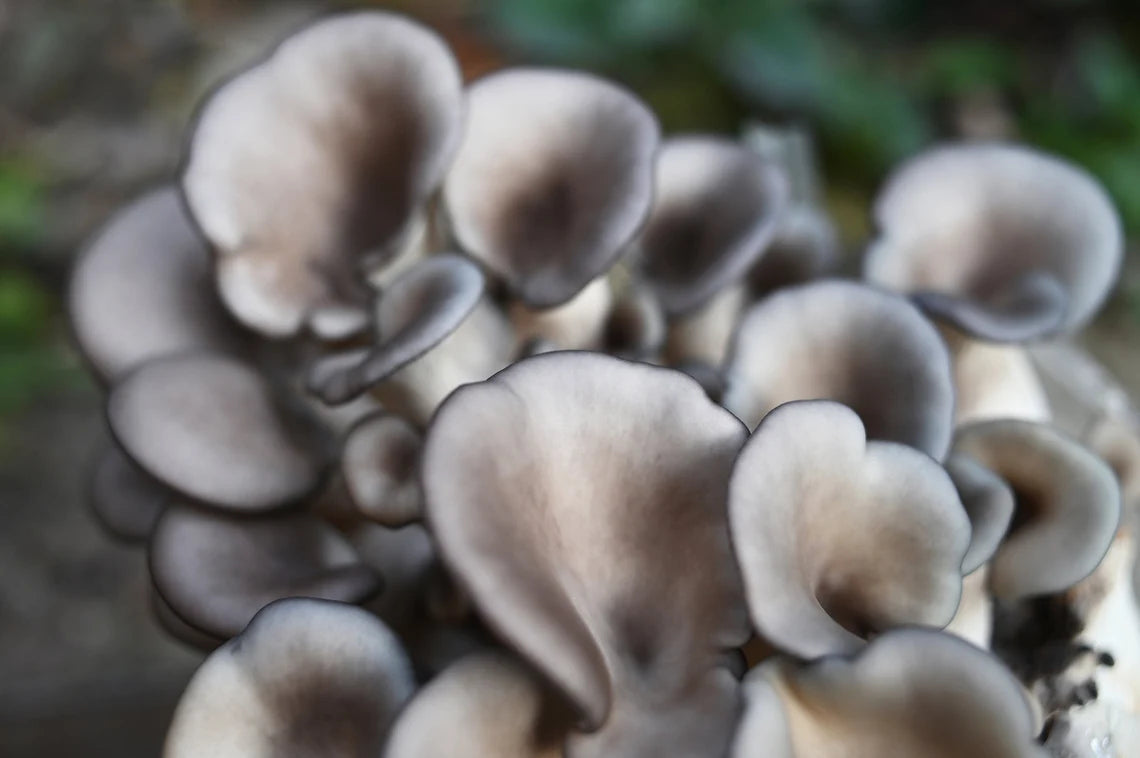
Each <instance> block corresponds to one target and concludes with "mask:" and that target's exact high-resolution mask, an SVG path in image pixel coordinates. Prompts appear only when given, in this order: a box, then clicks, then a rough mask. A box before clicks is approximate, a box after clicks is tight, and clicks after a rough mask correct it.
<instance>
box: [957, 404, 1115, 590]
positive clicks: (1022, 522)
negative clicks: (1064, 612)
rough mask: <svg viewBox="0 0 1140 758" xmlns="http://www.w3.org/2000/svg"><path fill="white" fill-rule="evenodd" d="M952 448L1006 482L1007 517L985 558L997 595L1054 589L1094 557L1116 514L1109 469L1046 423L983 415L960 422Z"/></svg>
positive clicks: (1079, 574)
mask: <svg viewBox="0 0 1140 758" xmlns="http://www.w3.org/2000/svg"><path fill="white" fill-rule="evenodd" d="M954 453H955V454H958V455H963V456H967V457H969V458H971V459H973V460H974V461H976V462H977V463H979V464H981V465H982V466H984V467H985V468H987V469H989V470H990V471H992V472H993V473H994V474H996V475H997V476H999V477H1001V478H1002V479H1003V480H1005V482H1006V483H1007V484H1008V485H1009V487H1010V488H1011V489H1012V490H1013V495H1014V499H1015V502H1016V507H1015V510H1014V515H1013V523H1012V526H1011V527H1010V530H1009V532H1008V534H1007V535H1006V537H1005V540H1004V541H1003V543H1002V545H1001V547H999V548H998V551H997V553H996V554H995V555H994V557H993V560H992V563H991V571H990V589H991V590H992V592H993V593H994V595H995V596H996V597H999V598H1017V597H1024V596H1028V595H1041V594H1047V593H1051V592H1059V591H1061V590H1063V589H1065V588H1067V587H1069V586H1071V585H1073V584H1075V583H1076V582H1078V581H1080V580H1081V579H1083V578H1084V577H1085V576H1087V575H1088V574H1089V573H1090V572H1091V571H1092V570H1093V569H1094V568H1096V566H1097V564H1098V563H1100V560H1101V558H1102V557H1103V556H1104V554H1105V551H1107V550H1108V546H1109V544H1110V543H1111V541H1112V537H1113V535H1114V534H1115V533H1116V526H1117V524H1118V523H1119V521H1120V489H1119V487H1118V486H1117V484H1116V479H1115V477H1114V476H1113V473H1112V469H1110V468H1109V467H1108V465H1107V464H1106V463H1104V461H1102V460H1100V458H1098V457H1097V456H1096V455H1094V454H1093V453H1092V452H1090V451H1089V450H1087V449H1086V448H1084V447H1083V446H1082V445H1080V444H1079V443H1078V442H1076V441H1075V440H1073V439H1070V438H1069V437H1067V436H1066V435H1064V434H1062V433H1060V432H1058V431H1057V430H1055V429H1053V428H1052V427H1050V426H1048V425H1046V424H1037V423H1033V422H1030V421H1020V420H1014V419H1009V420H999V421H983V422H980V423H977V424H972V425H969V426H966V427H963V428H962V429H960V430H959V431H958V435H957V437H956V439H955V441H954Z"/></svg>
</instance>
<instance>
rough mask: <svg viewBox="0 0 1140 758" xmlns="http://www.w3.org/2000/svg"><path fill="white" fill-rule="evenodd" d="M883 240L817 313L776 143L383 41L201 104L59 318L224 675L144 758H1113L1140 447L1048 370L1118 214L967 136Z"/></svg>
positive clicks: (1118, 750)
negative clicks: (171, 178) (165, 169)
mask: <svg viewBox="0 0 1140 758" xmlns="http://www.w3.org/2000/svg"><path fill="white" fill-rule="evenodd" d="M875 215H876V220H877V223H878V237H877V239H875V240H874V241H873V242H872V243H871V245H870V247H869V250H868V252H867V254H866V257H865V266H864V270H863V277H862V279H839V278H835V277H834V275H833V274H834V270H835V264H836V262H837V260H838V255H837V245H836V235H835V233H834V230H833V229H832V227H831V225H830V223H829V221H828V220H827V216H826V215H825V213H824V212H823V210H822V209H821V207H820V206H819V204H818V203H817V201H816V199H815V198H814V197H812V196H811V193H810V192H806V191H804V188H803V186H802V182H797V181H795V176H793V172H791V171H789V168H788V165H787V163H786V162H785V161H783V160H782V157H781V155H780V154H779V152H778V151H776V152H775V153H774V152H773V151H771V150H767V151H764V150H757V149H756V148H755V145H750V144H747V143H745V142H737V141H733V140H730V139H727V138H724V137H720V136H713V135H702V134H689V135H677V136H672V137H668V138H663V137H662V135H661V133H660V128H659V126H658V123H657V121H656V119H655V117H654V115H653V113H652V112H651V111H650V110H649V109H648V108H647V107H646V106H645V105H644V104H643V103H642V102H641V101H640V100H639V99H638V98H637V97H636V96H635V95H633V94H632V93H630V92H629V91H627V90H625V89H623V88H622V87H620V86H618V85H615V84H613V83H611V82H608V81H605V80H603V79H600V78H598V77H595V76H592V75H587V74H583V73H577V72H571V71H562V70H553V69H536V68H517V69H507V70H503V71H500V72H497V73H493V74H491V75H488V76H486V77H484V78H482V79H479V80H477V81H475V82H473V83H470V84H465V83H464V81H463V77H462V75H461V72H460V70H459V67H458V66H457V64H456V62H455V60H454V59H453V57H452V56H451V54H450V52H449V51H448V49H447V47H446V46H445V45H444V43H443V42H442V41H441V40H440V38H439V37H437V36H436V35H435V34H434V33H433V32H431V31H430V30H428V29H425V28H423V27H421V26H420V25H418V24H416V23H414V22H411V21H408V20H406V19H403V18H400V17H397V16H393V15H389V14H386V13H380V12H359V13H353V14H349V15H341V16H332V17H327V18H324V19H322V20H320V21H318V22H316V23H315V24H313V25H311V26H309V27H308V28H306V29H304V30H302V31H300V32H299V33H297V34H295V35H293V36H292V37H290V38H289V39H287V40H285V41H284V42H283V43H282V44H281V45H280V46H278V47H277V48H276V49H275V50H273V51H272V52H271V53H270V54H269V55H268V56H267V57H266V58H265V59H263V60H262V61H261V62H259V63H257V64H256V65H254V66H253V67H252V68H250V69H248V70H246V71H244V72H243V73H241V74H239V75H237V76H235V77H233V78H232V79H230V80H229V81H227V82H226V83H225V84H223V85H222V86H221V87H220V88H219V89H218V90H217V91H215V92H214V94H213V95H212V96H211V97H209V98H208V99H207V100H206V102H205V103H204V105H203V106H202V108H201V110H200V113H199V115H198V117H197V119H196V121H195V123H194V125H193V127H192V132H191V135H190V138H189V140H188V142H187V154H186V156H185V160H184V162H183V168H182V170H181V173H180V175H179V176H178V177H177V181H176V182H174V183H172V184H171V185H170V186H166V187H162V188H159V189H156V190H155V191H153V192H152V193H151V194H149V195H147V196H145V197H143V198H141V199H139V200H138V201H136V202H135V203H134V204H132V205H131V206H130V207H128V208H126V209H125V210H123V211H122V212H121V213H120V214H119V215H117V216H116V217H114V218H113V219H112V220H111V221H110V222H109V223H108V224H107V226H106V227H105V228H104V229H103V230H102V231H101V232H100V233H99V234H98V235H97V237H96V238H95V239H94V241H92V242H91V243H90V245H89V246H88V247H87V249H86V250H85V251H84V252H83V253H82V254H81V256H80V258H79V260H78V263H77V265H76V268H75V272H74V276H73V279H72V286H71V291H70V310H71V317H72V321H73V326H74V333H75V337H76V341H77V343H78V345H79V347H80V349H81V351H82V353H83V355H84V357H85V359H86V361H87V363H88V364H89V366H90V368H91V370H92V372H93V373H94V374H95V375H96V376H97V377H98V379H99V380H100V382H101V383H102V384H103V386H104V387H105V389H106V409H107V422H108V428H109V432H110V434H109V438H108V441H107V443H106V446H105V448H104V450H103V451H102V452H101V453H100V454H99V456H98V458H97V462H96V466H95V468H94V474H93V477H92V479H91V503H92V506H93V508H94V510H95V513H96V514H97V516H98V518H99V520H100V521H101V522H102V523H103V524H104V525H105V526H106V527H107V528H108V529H109V530H110V531H111V532H112V533H114V534H116V535H118V536H120V537H122V538H124V539H127V540H132V541H135V542H139V543H143V544H145V545H146V550H147V555H148V561H149V567H150V575H151V579H152V586H153V603H154V609H155V616H156V618H157V619H158V620H159V621H160V623H161V624H162V625H163V626H164V627H165V628H166V629H167V630H169V632H170V633H171V634H174V635H176V636H178V637H179V638H180V639H183V640H185V641H186V642H188V643H190V644H193V645H196V646H199V647H201V648H203V649H204V650H208V651H212V652H211V654H210V656H209V657H208V658H207V659H206V661H205V663H204V664H203V665H202V667H201V669H200V670H199V671H198V673H197V675H196V676H195V677H194V679H193V680H192V682H191V683H190V685H189V687H188V688H187V690H186V692H185V694H184V696H183V698H182V701H181V703H180V705H179V706H178V709H177V712H176V714H175V717H174V722H173V724H172V726H171V728H170V731H169V736H168V739H167V745H166V754H167V755H168V756H170V757H171V758H175V757H177V756H199V755H216V756H256V755H275V756H316V755H322V756H327V755H337V756H385V757H386V758H417V757H419V758H428V757H429V756H450V757H458V758H462V757H463V756H471V757H472V758H476V757H490V756H495V757H498V758H502V757H507V758H540V757H541V758H552V757H553V756H568V757H569V758H594V757H598V758H600V757H601V756H607V757H610V758H614V757H616V758H640V757H643V756H644V757H646V758H648V757H650V756H670V757H675V758H705V757H708V758H728V757H731V758H752V757H753V756H756V757H758V758H759V757H770V756H771V757H774V756H779V757H780V758H864V757H867V758H870V756H884V755H907V756H914V757H915V758H944V757H945V758H949V757H951V756H954V757H962V756H966V757H968V758H976V757H977V756H986V757H987V758H1030V757H1031V756H1048V755H1053V756H1057V757H1058V758H1073V757H1074V756H1077V757H1080V758H1084V757H1085V756H1088V757H1089V758H1094V757H1095V758H1105V757H1106V756H1120V757H1124V756H1135V755H1140V741H1138V740H1140V614H1138V613H1137V608H1136V603H1135V597H1134V595H1133V590H1132V580H1131V577H1132V568H1133V564H1134V554H1135V546H1134V541H1135V538H1134V527H1133V519H1132V516H1131V513H1132V509H1133V507H1134V506H1135V504H1136V502H1137V501H1138V500H1140V436H1138V435H1137V433H1136V424H1135V420H1134V418H1133V411H1132V408H1131V405H1130V404H1129V402H1128V400H1127V398H1126V397H1125V396H1124V395H1123V393H1122V392H1121V391H1120V390H1119V389H1118V388H1117V387H1116V386H1115V384H1113V383H1112V381H1111V379H1108V378H1107V377H1105V376H1104V375H1103V374H1101V373H1099V372H1098V368H1097V367H1096V366H1095V364H1091V363H1090V362H1089V361H1088V360H1087V359H1086V358H1084V357H1083V356H1082V355H1081V354H1079V353H1076V354H1075V357H1074V350H1075V349H1074V348H1072V347H1071V346H1067V345H1065V344H1064V343H1063V342H1062V341H1059V340H1063V339H1064V338H1065V337H1066V336H1068V335H1071V334H1072V333H1074V331H1075V330H1077V329H1078V328H1079V327H1080V326H1082V325H1083V324H1084V323H1086V322H1087V321H1088V320H1089V319H1090V318H1091V316H1092V315H1093V314H1094V313H1095V312H1096V310H1097V308H1098V307H1099V306H1100V305H1101V303H1102V302H1103V301H1104V300H1105V298H1106V297H1107V295H1108V292H1109V290H1110V288H1111V287H1112V285H1113V282H1114V280H1115V277H1116V273H1117V269H1118V267H1119V265H1120V259H1121V256H1122V247H1123V242H1122V235H1121V230H1120V225H1119V222H1118V220H1117V215H1116V212H1115V210H1114V209H1113V207H1112V205H1111V203H1110V202H1109V201H1108V199H1107V197H1106V195H1105V194H1104V192H1103V191H1102V190H1101V188H1100V187H1099V185H1097V184H1096V182H1095V181H1093V180H1092V179H1091V178H1090V177H1089V176H1088V175H1086V174H1085V173H1083V172H1082V171H1080V170H1079V169H1077V168H1075V167H1073V166H1071V165H1069V164H1067V163H1065V162H1063V161H1061V160H1059V159H1056V158H1054V157H1051V156H1048V155H1044V154H1041V153H1039V152H1036V151H1033V150H1030V149H1027V148H1022V147H1016V146H1011V145H1004V144H954V145H947V146H944V147H939V148H936V149H934V150H931V151H930V152H927V153H925V154H922V155H920V156H918V157H916V158H914V159H913V160H911V161H910V162H909V163H907V164H906V165H904V166H903V167H902V168H901V169H900V170H899V171H898V172H897V173H896V174H895V175H894V176H893V177H891V178H890V179H889V181H888V183H887V186H886V187H885V189H884V190H883V192H882V194H881V196H880V198H879V200H878V203H877V206H876V212H875ZM1122 493H1123V496H1122Z"/></svg>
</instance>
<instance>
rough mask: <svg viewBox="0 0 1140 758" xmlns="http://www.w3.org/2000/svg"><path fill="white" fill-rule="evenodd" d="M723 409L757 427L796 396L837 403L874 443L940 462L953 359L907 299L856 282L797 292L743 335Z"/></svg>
mask: <svg viewBox="0 0 1140 758" xmlns="http://www.w3.org/2000/svg"><path fill="white" fill-rule="evenodd" d="M727 373H728V389H727V391H726V392H725V396H724V405H725V407H726V408H728V409H729V410H730V411H732V412H733V413H735V414H736V415H737V416H738V417H739V418H741V419H743V420H744V422H745V423H746V424H748V425H749V426H750V427H754V426H756V424H757V423H759V421H760V419H762V418H764V414H766V413H767V412H768V411H770V410H771V409H772V408H775V407H776V406H777V405H780V404H781V403H786V402H788V401H790V400H837V401H839V402H841V403H844V404H845V405H848V406H850V407H851V408H853V409H854V410H855V412H856V413H858V414H859V416H860V417H861V418H862V419H863V424H864V425H865V426H866V427H867V436H868V437H869V438H871V439H877V440H890V441H893V442H902V443H904V444H907V445H910V446H912V447H916V448H918V449H919V450H922V451H923V452H925V453H927V454H929V455H931V456H933V457H935V458H939V459H941V458H942V456H944V455H945V454H946V450H947V448H948V447H949V445H950V437H951V433H952V431H953V414H954V389H953V383H952V379H951V368H950V359H949V356H948V354H947V351H946V346H945V344H944V343H943V342H942V339H941V338H940V337H939V336H938V332H937V330H935V328H934V327H933V326H932V325H931V324H930V323H929V322H928V321H927V320H926V319H924V318H923V317H922V314H921V313H919V312H918V310H917V309H915V308H914V306H912V305H911V304H910V303H908V302H906V301H905V300H903V299H902V298H900V297H897V296H895V295H891V294H888V293H886V292H880V291H878V290H875V289H872V288H870V287H865V286H862V285H859V284H855V283H851V282H841V281H822V282H817V283H812V284H805V285H802V286H799V287H791V288H789V289H786V290H782V291H780V292H777V293H775V294H774V295H772V296H771V297H768V298H766V299H765V300H764V301H762V302H761V303H759V304H757V305H755V306H753V307H752V308H751V309H750V310H749V311H748V312H747V313H746V314H745V316H744V319H743V321H742V322H741V324H740V326H739V328H738V329H737V331H736V338H735V340H734V341H733V347H732V351H731V357H730V358H729V363H728V366H727Z"/></svg>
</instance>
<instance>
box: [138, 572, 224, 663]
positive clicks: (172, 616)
mask: <svg viewBox="0 0 1140 758" xmlns="http://www.w3.org/2000/svg"><path fill="white" fill-rule="evenodd" d="M150 609H151V613H152V615H153V616H154V618H155V620H156V621H158V625H159V626H161V627H162V629H163V631H165V632H166V633H167V634H168V635H170V636H171V637H173V638H174V639H176V640H178V641H179V642H181V643H183V644H185V645H189V646H190V647H192V648H194V649H196V650H201V651H203V652H207V653H209V652H213V651H214V650H217V649H218V648H219V647H221V646H222V645H223V644H225V642H226V638H225V637H218V636H216V635H213V634H206V633H205V632H203V631H202V630H201V629H198V628H196V627H193V626H191V625H190V624H188V623H186V622H185V621H183V620H182V618H181V617H180V616H179V615H178V614H177V613H175V612H174V609H173V608H171V607H170V605H169V603H167V602H166V601H165V600H163V599H162V595H160V594H158V590H156V589H154V587H153V586H152V587H151V590H150Z"/></svg>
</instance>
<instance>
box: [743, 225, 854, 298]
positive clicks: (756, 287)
mask: <svg viewBox="0 0 1140 758" xmlns="http://www.w3.org/2000/svg"><path fill="white" fill-rule="evenodd" d="M838 262H839V240H838V239H837V238H836V233H835V228H834V226H832V223H831V221H830V220H829V219H828V218H827V216H826V215H824V213H823V212H822V211H821V210H819V209H818V208H816V207H814V206H812V205H809V204H807V203H798V204H793V205H791V206H790V207H788V208H786V209H785V210H784V212H783V213H782V214H780V218H779V221H778V222H777V225H776V232H775V236H773V238H772V241H771V243H769V245H768V249H767V250H766V251H765V252H764V254H763V255H762V256H760V258H759V260H757V261H756V262H755V263H754V264H752V267H751V268H749V270H748V274H747V276H746V281H747V284H748V292H749V294H750V295H751V296H752V297H753V298H760V297H763V296H765V295H769V294H771V293H772V292H775V291H776V290H778V289H781V288H783V287H791V286H793V285H796V284H803V283H804V282H808V281H811V280H812V279H818V278H820V277H822V276H825V275H827V274H829V273H831V272H832V271H834V269H835V268H836V267H837V265H838Z"/></svg>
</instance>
